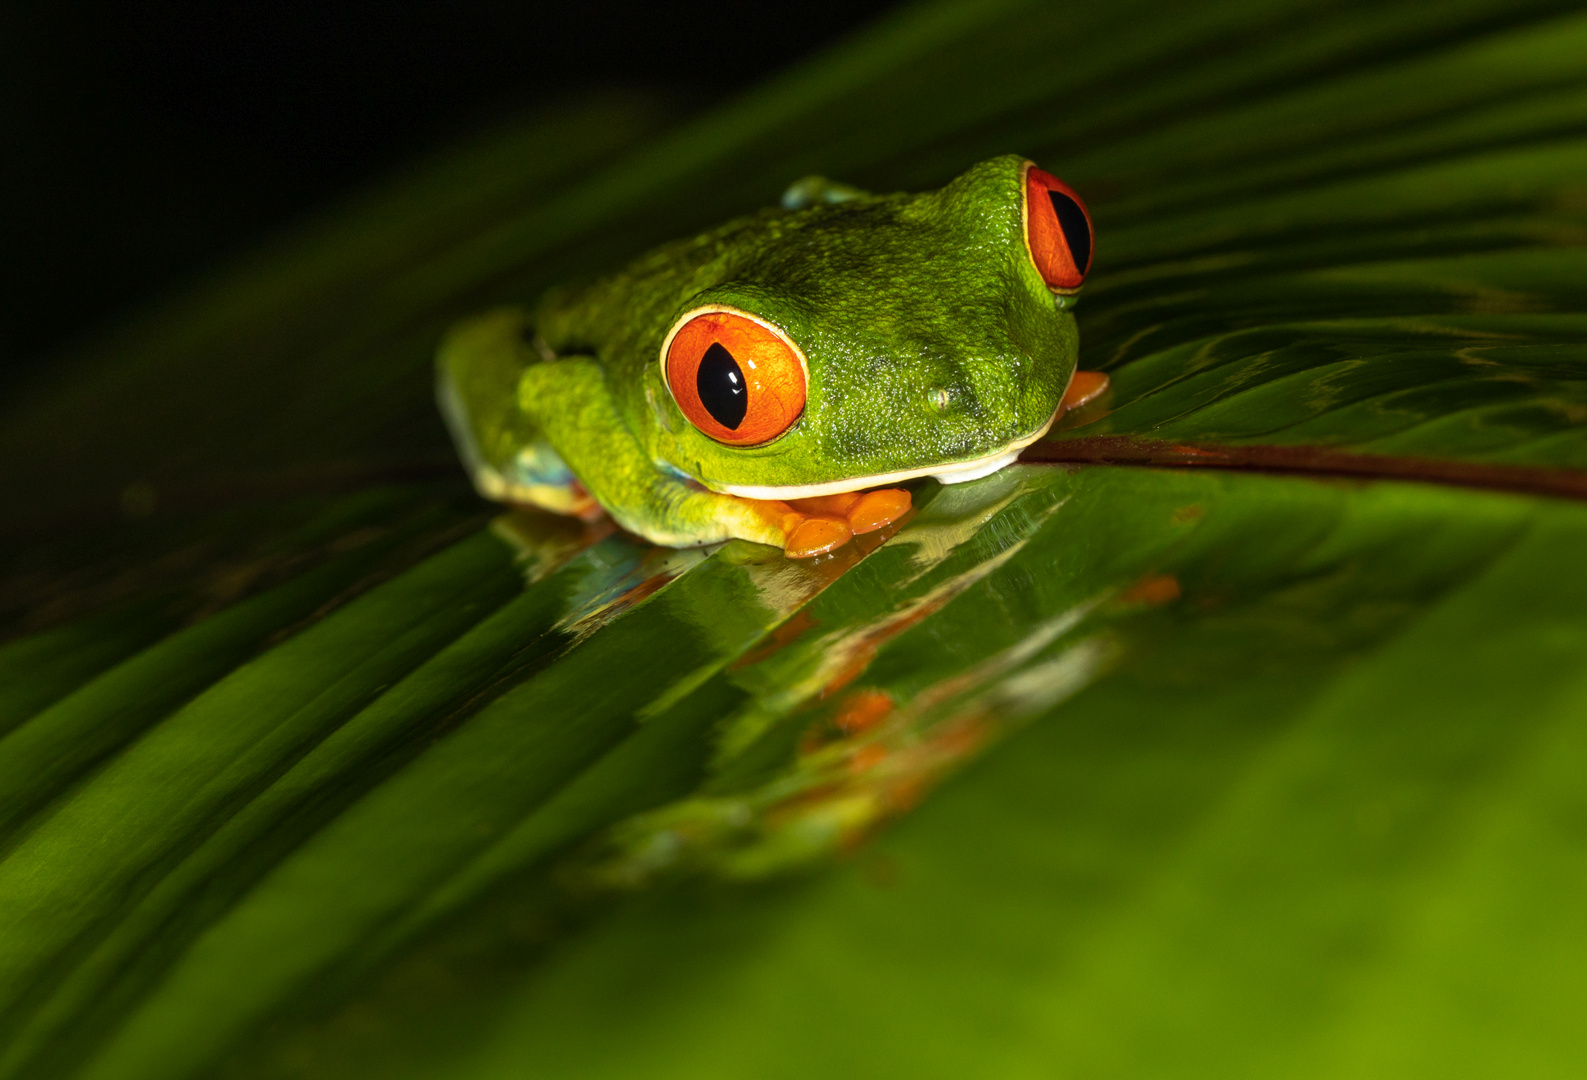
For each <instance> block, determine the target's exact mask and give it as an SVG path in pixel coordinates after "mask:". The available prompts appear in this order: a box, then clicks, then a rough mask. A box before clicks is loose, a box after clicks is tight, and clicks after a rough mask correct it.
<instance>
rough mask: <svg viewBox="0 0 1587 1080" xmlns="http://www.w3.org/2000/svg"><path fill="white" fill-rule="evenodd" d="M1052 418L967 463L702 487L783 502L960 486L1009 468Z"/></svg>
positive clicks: (728, 493) (1049, 426) (958, 462)
mask: <svg viewBox="0 0 1587 1080" xmlns="http://www.w3.org/2000/svg"><path fill="white" fill-rule="evenodd" d="M1056 419H1058V410H1054V412H1053V414H1052V415H1051V416H1049V417H1048V418H1047V422H1046V423H1045V424H1043V425H1042V426H1041V427H1039V428H1037V429H1036V430H1035V431H1033V432H1031V433H1030V434H1029V435H1024V436H1021V437H1020V438H1018V439H1015V440H1014V441H1013V442H1011V443H1009V444H1008V445H1006V446H1004V447H1003V448H1002V449H1001V450H995V451H993V452H992V453H990V454H985V455H983V456H981V457H978V458H971V459H970V460H968V461H955V462H950V463H948V464H945V465H923V466H921V467H920V468H918V469H900V470H899V471H898V472H889V473H877V474H876V475H875V476H851V477H849V478H848V479H845V480H828V481H827V482H826V483H824V484H712V483H706V484H705V486H706V487H708V488H710V489H711V490H712V491H714V492H716V493H718V494H719V495H737V496H738V497H739V498H741V499H776V500H780V501H782V502H787V501H788V500H789V499H811V498H814V497H815V496H817V495H841V494H843V493H844V492H846V491H864V490H866V489H867V488H874V487H885V486H886V485H888V484H898V483H902V482H903V481H905V480H915V479H918V478H919V477H922V476H929V477H931V478H932V479H933V480H935V481H937V482H938V483H939V484H963V483H966V482H967V481H970V480H979V479H981V477H983V476H991V475H992V474H993V473H995V472H997V471H998V470H999V469H1001V468H1003V467H1004V466H1006V465H1012V464H1013V463H1014V461H1015V459H1017V458H1018V457H1019V452H1020V451H1021V450H1023V449H1025V447H1027V446H1029V445H1030V444H1031V443H1033V442H1035V441H1036V440H1038V439H1040V438H1041V437H1042V436H1044V435H1046V434H1047V432H1048V430H1049V429H1050V428H1051V427H1052V425H1053V421H1054V420H1056Z"/></svg>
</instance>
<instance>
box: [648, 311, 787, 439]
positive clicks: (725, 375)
mask: <svg viewBox="0 0 1587 1080" xmlns="http://www.w3.org/2000/svg"><path fill="white" fill-rule="evenodd" d="M661 372H662V376H663V378H665V379H666V382H667V390H668V391H669V392H670V393H671V394H672V400H673V401H675V402H677V403H678V408H679V409H680V410H681V411H682V412H683V415H684V416H685V417H686V418H687V419H688V421H689V423H691V424H693V425H694V426H695V427H696V428H698V429H700V431H701V432H703V433H704V434H706V435H708V436H710V437H711V438H713V439H715V440H716V441H717V442H720V443H726V444H727V445H729V446H759V445H761V444H762V443H768V442H771V441H772V440H773V439H775V438H777V436H779V435H781V434H782V433H783V432H785V431H787V430H788V429H789V428H791V427H793V425H794V422H795V421H796V420H798V419H799V417H800V414H802V413H803V412H804V407H805V393H806V388H807V387H808V385H809V382H810V371H809V367H808V366H807V365H806V363H805V357H804V353H803V352H801V351H800V350H799V347H798V346H797V345H795V344H794V343H793V342H792V341H791V340H789V338H788V336H787V335H786V334H784V333H783V332H782V331H781V330H779V329H778V328H777V327H775V326H773V325H772V324H771V323H769V322H766V321H765V320H763V319H761V318H759V317H757V316H755V315H751V314H750V313H749V312H747V311H740V310H738V309H737V308H731V307H726V306H723V305H715V306H712V307H702V308H695V309H694V310H693V311H688V312H685V313H684V314H683V315H682V316H681V317H680V318H679V319H678V321H677V322H676V323H674V324H673V327H672V332H671V333H669V334H668V335H667V339H666V341H664V342H662V344H661Z"/></svg>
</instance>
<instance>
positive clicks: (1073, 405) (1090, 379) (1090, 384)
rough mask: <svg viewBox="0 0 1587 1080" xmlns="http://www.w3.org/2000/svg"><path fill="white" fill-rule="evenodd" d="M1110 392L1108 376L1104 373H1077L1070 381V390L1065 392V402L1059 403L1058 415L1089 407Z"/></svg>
mask: <svg viewBox="0 0 1587 1080" xmlns="http://www.w3.org/2000/svg"><path fill="white" fill-rule="evenodd" d="M1107 391H1108V376H1107V373H1106V372H1103V371H1077V372H1075V374H1074V378H1072V379H1070V380H1069V388H1068V389H1067V390H1065V391H1064V396H1063V400H1062V401H1060V402H1059V403H1058V415H1060V416H1062V415H1063V414H1064V413H1067V412H1074V411H1075V410H1076V409H1078V408H1080V407H1081V406H1082V405H1089V404H1091V403H1092V402H1093V401H1095V400H1096V399H1097V398H1099V397H1101V396H1102V395H1103V394H1105V393H1107Z"/></svg>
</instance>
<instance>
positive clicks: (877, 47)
mask: <svg viewBox="0 0 1587 1080" xmlns="http://www.w3.org/2000/svg"><path fill="white" fill-rule="evenodd" d="M1584 133H1587V19H1584V18H1583V17H1582V15H1581V13H1580V12H1579V11H1578V10H1574V9H1573V8H1571V7H1570V6H1568V5H1559V4H1552V3H1546V2H1541V0H1539V2H1528V3H1515V2H1507V3H1504V4H1500V3H1498V2H1497V0H1452V2H1450V3H1447V4H1443V5H1439V6H1438V7H1436V8H1432V7H1429V6H1427V5H1425V4H1418V3H1411V2H1409V0H1379V2H1377V3H1373V4H1339V3H1323V2H1320V0H1318V2H1298V3H1290V4H1282V5H1280V4H1274V3H1271V2H1269V0H1223V2H1220V3H1217V4H1210V5H1195V6H1191V7H1186V8H1183V9H1181V8H1174V7H1168V6H1161V5H1151V4H1138V3H1125V4H1119V5H1113V6H1111V7H1106V8H1103V7H1097V6H1095V5H1091V6H1085V5H1034V4H1022V3H1012V2H1010V3H993V4H988V3H973V4H972V3H962V2H959V3H946V2H942V3H930V4H922V5H919V6H916V7H913V8H906V9H903V10H900V11H898V12H896V13H895V14H893V15H892V16H890V17H888V18H887V19H885V20H883V21H882V22H880V23H879V24H877V25H876V26H875V27H874V28H872V29H871V30H870V31H868V32H866V33H865V34H862V35H860V36H859V37H857V38H855V39H853V40H851V41H850V42H847V43H845V44H843V45H841V46H840V47H838V48H837V49H835V50H834V51H832V52H830V53H828V54H826V55H824V56H821V57H818V58H816V59H815V60H813V61H811V62H810V63H808V64H807V65H805V66H804V67H803V68H801V69H798V70H795V71H792V72H789V73H787V74H785V75H783V76H780V77H778V78H777V79H775V80H773V81H772V82H769V83H768V84H766V85H765V86H763V87H762V88H761V89H759V90H757V91H755V92H753V93H751V94H750V95H748V96H746V97H745V98H743V99H740V100H739V101H736V102H731V103H728V104H727V105H725V106H723V107H721V108H719V109H717V110H715V111H712V112H708V113H705V114H702V115H697V116H693V117H680V116H678V115H676V114H675V113H673V112H671V111H669V110H668V109H667V108H664V107H661V106H658V105H657V104H655V103H654V102H651V101H648V100H646V99H644V98H642V97H635V96H605V97H599V98H590V99H585V100H583V101H576V102H574V103H572V104H570V105H568V106H566V107H564V108H563V109H561V110H558V111H554V112H549V113H546V114H543V115H541V116H539V117H535V118H531V119H530V120H527V121H525V122H524V123H523V124H521V125H519V126H516V127H512V128H508V129H504V130H503V131H501V132H498V133H495V134H494V135H491V136H489V137H486V138H484V139H481V140H478V141H476V142H475V143H474V144H473V145H470V146H464V147H460V148H459V149H458V150H457V151H456V152H455V153H454V154H453V155H451V156H449V157H443V158H441V159H438V160H436V161H434V162H431V163H429V164H428V165H426V166H423V167H421V168H419V169H416V170H415V171H414V172H413V173H411V174H410V175H408V176H406V177H403V178H399V179H397V180H394V181H392V182H391V183H390V184H389V185H388V186H387V187H386V188H385V189H384V191H383V192H382V193H378V194H376V195H372V196H370V197H368V198H367V199H365V200H363V201H362V202H360V203H358V204H356V205H352V206H349V207H346V208H343V210H342V211H340V212H339V214H336V215H331V216H328V217H327V218H326V219H325V220H323V221H322V222H320V223H318V224H317V225H315V226H313V227H311V228H309V229H307V230H305V231H304V232H302V233H300V234H299V235H297V236H295V237H291V238H288V239H286V240H284V241H282V243H281V244H280V245H279V246H277V247H276V248H275V249H273V250H272V251H270V252H267V253H264V254H261V255H259V256H258V257H257V258H256V259H255V261H253V262H251V263H242V264H239V265H238V266H237V267H235V268H233V269H232V270H230V271H227V272H226V273H224V274H221V275H218V276H217V277H216V278H215V279H214V280H213V281H211V282H209V283H207V284H203V285H200V286H199V287H197V288H195V289H194V290H192V291H191V292H190V293H189V294H188V295H186V296H184V297H180V298H177V299H175V300H173V301H172V302H171V303H170V304H169V305H168V306H167V307H166V308H164V309H162V310H160V311H157V312H151V313H149V314H148V315H147V316H146V317H145V318H144V319H142V320H141V321H140V322H138V323H136V324H134V325H130V326H127V327H123V328H121V329H120V330H117V331H115V332H113V333H110V334H107V335H106V336H104V337H103V338H101V339H100V340H98V341H97V342H95V343H93V344H90V345H88V346H85V347H84V349H83V350H82V351H81V352H80V353H79V354H77V355H75V356H73V357H69V358H63V360H62V362H61V363H60V364H58V365H57V366H56V368H55V369H53V370H52V371H51V372H49V373H48V374H47V375H46V376H45V377H44V378H43V379H42V380H41V381H40V382H39V383H37V384H36V385H35V386H33V387H32V388H31V389H30V390H29V391H28V392H27V393H24V394H20V395H18V396H17V397H16V398H15V399H14V400H9V401H7V402H5V403H3V404H0V416H3V419H4V422H3V423H0V490H3V492H4V494H5V496H6V498H5V499H4V500H3V502H0V507H3V510H0V520H3V522H4V524H5V528H6V530H7V531H6V534H5V535H4V537H3V538H0V546H3V550H4V551H5V554H6V559H5V566H6V570H5V573H4V576H3V577H0V613H3V618H4V620H5V623H4V625H5V626H6V627H7V628H8V629H6V631H5V633H6V636H7V638H8V641H7V642H6V643H5V644H4V645H0V1078H3V1077H27V1078H29V1080H33V1078H52V1077H92V1078H96V1080H139V1078H150V1080H153V1078H166V1077H170V1078H177V1077H199V1076H232V1077H254V1078H260V1080H263V1078H271V1080H277V1078H286V1077H347V1076H360V1077H363V1076H369V1077H426V1076H435V1077H442V1076H445V1077H448V1078H453V1077H461V1078H473V1077H478V1078H481V1080H483V1078H487V1077H497V1076H502V1077H505V1076H521V1075H525V1074H526V1073H531V1072H532V1073H534V1074H535V1075H559V1074H566V1075H577V1076H580V1077H584V1076H599V1075H603V1074H609V1075H623V1076H631V1075H636V1074H638V1075H645V1076H653V1075H679V1076H690V1077H699V1076H713V1075H727V1076H739V1075H745V1074H767V1075H788V1076H807V1075H822V1074H841V1075H848V1074H851V1073H862V1072H865V1073H877V1074H882V1075H929V1076H937V1075H941V1076H960V1075H965V1074H974V1075H1026V1074H1042V1075H1046V1074H1050V1073H1061V1074H1069V1073H1073V1074H1076V1075H1087V1076H1093V1075H1094V1076H1120V1077H1123V1076H1150V1077H1154V1078H1155V1077H1164V1076H1196V1075H1216V1076H1219V1077H1227V1076H1246V1075H1248V1076H1263V1077H1266V1076H1271V1075H1274V1074H1277V1073H1284V1074H1294V1075H1304V1076H1319V1077H1321V1076H1335V1075H1339V1076H1342V1075H1349V1076H1360V1075H1383V1076H1396V1077H1398V1076H1404V1075H1411V1074H1429V1075H1440V1076H1454V1075H1466V1074H1469V1075H1480V1076H1493V1075H1505V1076H1510V1075H1529V1076H1530V1075H1537V1076H1545V1075H1573V1074H1574V1072H1575V1071H1577V1070H1578V1066H1577V1063H1578V1062H1579V1061H1580V1060H1581V1059H1582V1056H1583V1054H1584V1051H1587V1047H1584V1045H1583V1037H1582V1034H1581V1030H1580V1025H1579V1023H1577V1021H1576V1017H1575V1013H1576V1012H1577V1011H1579V1009H1578V1008H1577V1007H1576V1003H1577V1002H1578V1001H1579V1000H1581V998H1582V996H1583V992H1584V991H1587V986H1584V979H1583V976H1582V975H1581V974H1580V973H1581V972H1582V971H1584V970H1587V963H1584V961H1587V955H1584V950H1587V942H1584V939H1583V936H1582V934H1581V933H1580V932H1579V930H1578V929H1577V923H1578V922H1579V919H1578V918H1577V915H1576V912H1575V908H1576V907H1577V906H1579V905H1578V903H1577V900H1576V898H1577V897H1578V896H1579V895H1580V893H1581V890H1582V886H1583V875H1584V872H1587V871H1584V866H1583V864H1582V860H1581V858H1580V856H1579V851H1580V849H1581V847H1582V844H1581V840H1582V837H1581V822H1582V821H1583V820H1587V817H1584V806H1583V791H1582V786H1581V784H1580V782H1579V781H1578V779H1577V777H1578V776H1579V775H1580V774H1581V773H1582V770H1583V767H1584V765H1587V759H1584V754H1587V740H1584V729H1583V727H1582V723H1581V718H1582V717H1583V715H1587V708H1584V707H1587V682H1584V681H1583V680H1584V676H1583V675H1582V672H1584V671H1587V614H1584V613H1587V578H1584V577H1583V575H1582V574H1581V572H1580V569H1579V563H1580V552H1581V551H1583V550H1584V546H1587V507H1584V506H1583V505H1582V504H1581V502H1580V499H1581V498H1582V497H1583V496H1584V495H1587V450H1584V443H1583V438H1584V436H1583V432H1584V430H1587V426H1584V418H1587V398H1584V396H1583V395H1584V390H1583V386H1584V383H1587V307H1584V304H1583V301H1584V299H1587V293H1584V291H1583V287H1582V281H1583V280H1587V264H1584V262H1583V258H1584V256H1583V254H1582V252H1583V251H1584V249H1587V201H1584V199H1583V198H1582V192H1583V190H1584V188H1583V186H1582V183H1583V182H1582V180H1581V177H1582V176H1583V175H1587V172H1584V166H1587V149H1584V147H1587V142H1584V138H1587V135H1584ZM1009 150H1018V151H1020V152H1024V153H1027V154H1030V155H1031V156H1032V157H1033V158H1035V159H1036V160H1038V161H1040V162H1041V163H1042V164H1043V165H1044V166H1046V167H1050V168H1053V169H1055V170H1056V171H1058V172H1060V173H1061V174H1062V175H1064V176H1065V178H1066V179H1068V180H1070V181H1071V182H1072V183H1074V184H1075V185H1076V186H1077V188H1078V189H1079V190H1081V191H1082V192H1084V193H1085V194H1086V196H1087V198H1088V200H1089V202H1090V205H1091V208H1092V210H1093V212H1094V216H1095V218H1096V221H1097V224H1098V234H1099V247H1098V257H1097V265H1096V268H1095V271H1094V274H1093V277H1092V280H1091V282H1090V283H1088V286H1087V290H1086V295H1085V297H1084V301H1083V303H1082V305H1081V307H1080V309H1079V318H1080V322H1081V334H1082V341H1083V350H1084V351H1083V357H1082V364H1083V366H1088V367H1092V368H1100V369H1103V370H1106V371H1107V372H1108V373H1109V375H1110V377H1111V379H1112V387H1111V390H1110V396H1109V397H1107V398H1105V399H1104V400H1103V401H1102V402H1101V403H1100V404H1099V405H1098V406H1095V407H1092V408H1089V409H1087V410H1085V411H1082V412H1080V413H1078V414H1076V415H1074V416H1072V417H1070V418H1067V419H1066V421H1065V425H1064V427H1063V430H1061V431H1059V432H1057V433H1056V435H1055V437H1054V438H1052V439H1050V440H1048V441H1046V442H1043V443H1040V444H1038V445H1037V446H1035V447H1032V448H1031V449H1030V450H1029V451H1027V453H1026V455H1025V460H1026V462H1027V464H1024V465H1020V466H1016V467H1012V468H1010V469H1008V470H1004V471H1003V472H1001V473H998V474H996V475H994V476H992V477H989V478H986V479H984V480H982V481H979V482H976V483H972V484H966V485H959V486H955V487H951V488H938V487H936V486H935V485H932V484H930V483H926V484H923V485H922V486H921V487H920V488H919V489H918V490H917V491H916V493H915V504H916V508H917V509H916V512H915V513H914V515H913V516H912V517H911V518H909V519H908V520H907V521H905V522H903V523H901V525H900V526H898V527H895V528H892V529H889V530H887V531H884V532H883V533H880V534H873V535H870V536H867V537H863V538H860V539H859V540H857V541H856V542H854V543H853V544H851V545H849V546H848V547H846V548H844V549H840V550H839V551H838V552H836V553H835V554H834V555H833V556H832V557H830V558H825V559H821V560H814V561H810V562H791V561H789V560H786V559H784V558H783V557H782V556H781V555H780V553H776V552H770V551H767V550H765V549H760V548H756V547H755V546H754V545H748V544H742V543H734V544H729V545H726V546H723V547H720V548H717V549H712V550H708V551H692V552H677V551H670V550H661V549H654V548H650V547H648V546H646V545H644V544H642V543H640V542H638V541H636V540H634V539H632V538H629V537H626V536H623V535H621V534H617V533H613V532H611V531H610V529H609V528H603V527H585V526H583V525H581V524H579V523H576V522H571V521H560V520H554V519H550V518H547V517H545V516H542V515H536V514H532V513H521V512H520V513H507V514H500V515H499V516H495V517H494V518H491V519H490V520H489V524H488V525H487V524H486V520H487V517H488V516H489V515H491V514H494V513H495V511H492V510H489V509H488V508H485V507H483V506H481V505H480V504H479V503H478V502H477V501H475V500H473V499H472V497H471V496H470V495H469V494H468V493H467V492H466V491H465V489H464V486H463V481H462V479H461V474H460V472H459V471H458V469H457V466H456V464H455V462H454V461H453V459H452V456H451V452H450V449H449V447H448V446H447V443H446V439H445V434H444V432H443V431H442V429H441V427H440V425H439V424H438V423H437V421H436V417H435V413H434V407H433V404H432V402H431V400H430V393H431V390H430V376H429V360H430V355H431V353H432V351H433V348H434V344H435V341H436V338H437V336H438V335H439V334H440V332H441V331H442V330H443V329H444V327H445V326H446V325H448V324H449V323H450V322H451V321H452V320H453V319H455V318H458V317H460V316H463V315H466V314H468V313H470V312H472V311H474V310H477V309H478V308H480V307H482V306H485V305H488V304H490V303H494V302H498V301H501V300H505V299H526V298H528V297H530V296H532V295H533V294H534V293H535V292H537V291H538V290H539V289H541V288H543V287H545V286H547V285H549V284H551V283H553V282H555V281H558V280H561V279H564V278H568V277H578V276H581V275H586V274H590V273H597V272H600V271H601V270H603V269H605V268H607V267H609V266H611V265H612V264H613V263H615V262H618V261H620V260H621V259H623V258H626V257H629V256H632V255H634V254H637V253H639V252H641V251H642V250H644V249H645V248H646V247H647V246H648V245H649V244H651V243H653V242H656V241H660V240H664V239H667V238H670V237H673V236H677V235H682V234H687V233H688V232H689V231H690V230H693V229H697V228H703V227H706V226H709V225H712V224H715V223H717V222H718V221H720V220H721V219H722V218H724V217H725V216H728V215H730V214H734V213H740V212H749V211H752V210H754V209H756V208H757V207H759V206H763V205H766V204H768V203H770V202H772V201H773V200H774V199H775V197H776V195H777V193H778V192H779V191H780V190H781V188H782V187H783V185H785V184H786V182H787V181H788V180H790V179H792V178H795V177H798V176H801V175H806V174H809V173H821V174H825V175H830V176H834V177H838V178H841V179H843V180H846V181H852V182H854V183H857V184H860V185H863V186H866V187H870V188H878V189H895V188H904V187H918V186H924V185H930V184H936V183H940V182H942V181H944V180H946V179H947V178H949V177H951V176H952V175H954V174H956V173H957V172H959V171H960V170H961V169H962V168H963V167H964V166H965V165H967V164H968V163H970V162H972V161H974V160H977V159H980V158H984V157H987V156H990V155H992V154H995V153H1003V152H1007V151H1009ZM1165 465H1172V466H1176V467H1175V468H1163V467H1160V466H1165ZM1259 472H1266V473H1270V474H1273V475H1258V474H1257V473H1259ZM1341 477H1350V478H1351V479H1341Z"/></svg>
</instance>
